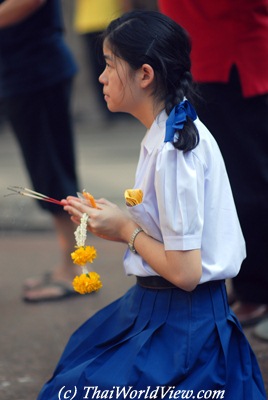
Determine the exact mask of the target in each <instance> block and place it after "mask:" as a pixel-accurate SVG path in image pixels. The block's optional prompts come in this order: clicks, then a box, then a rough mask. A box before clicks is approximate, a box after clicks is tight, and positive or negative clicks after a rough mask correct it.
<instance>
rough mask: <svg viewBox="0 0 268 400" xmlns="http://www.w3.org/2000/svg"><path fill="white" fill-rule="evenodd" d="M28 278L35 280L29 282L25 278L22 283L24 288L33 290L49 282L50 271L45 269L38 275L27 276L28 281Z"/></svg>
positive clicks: (50, 277)
mask: <svg viewBox="0 0 268 400" xmlns="http://www.w3.org/2000/svg"><path fill="white" fill-rule="evenodd" d="M30 280H32V281H35V283H34V284H30V283H29V282H28V283H27V280H26V282H24V285H23V288H24V290H34V289H37V288H38V287H40V286H43V285H46V284H48V283H49V282H51V281H52V271H47V272H45V273H44V274H43V275H41V276H39V277H34V278H29V281H30Z"/></svg>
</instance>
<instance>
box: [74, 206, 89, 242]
mask: <svg viewBox="0 0 268 400" xmlns="http://www.w3.org/2000/svg"><path fill="white" fill-rule="evenodd" d="M87 221H88V215H87V214H86V213H84V214H83V215H82V217H81V222H80V225H78V227H77V228H76V230H75V232H74V236H75V240H76V245H77V247H81V246H85V243H86V238H87Z"/></svg>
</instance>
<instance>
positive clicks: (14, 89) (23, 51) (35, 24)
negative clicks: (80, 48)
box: [0, 0, 77, 98]
mask: <svg viewBox="0 0 268 400" xmlns="http://www.w3.org/2000/svg"><path fill="white" fill-rule="evenodd" d="M2 2H3V0H0V3H2ZM76 71H77V66H76V63H75V61H74V58H73V56H72V54H71V52H70V50H69V49H68V47H67V46H66V44H65V42H64V41H63V20H62V15H61V2H60V0H48V1H47V2H46V4H45V5H44V6H42V7H41V8H40V9H39V10H38V11H37V12H35V13H34V14H33V15H32V16H30V17H28V18H27V19H25V20H24V21H22V22H20V23H18V24H16V25H13V26H11V27H8V28H5V29H0V98H6V97H11V96H16V95H18V94H26V93H32V92H35V91H38V90H41V89H43V88H44V87H48V86H51V85H54V84H56V83H58V82H60V81H62V80H65V79H68V78H71V77H72V76H73V75H74V74H75V73H76Z"/></svg>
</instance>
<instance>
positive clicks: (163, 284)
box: [136, 275, 224, 290]
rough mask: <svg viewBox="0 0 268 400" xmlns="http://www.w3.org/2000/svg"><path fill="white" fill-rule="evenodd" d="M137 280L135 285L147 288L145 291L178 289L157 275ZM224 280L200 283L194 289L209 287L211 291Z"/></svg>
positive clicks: (141, 277)
mask: <svg viewBox="0 0 268 400" xmlns="http://www.w3.org/2000/svg"><path fill="white" fill-rule="evenodd" d="M136 279H137V284H138V285H140V286H142V287H144V288H147V289H156V290H161V289H178V290H181V289H180V288H178V287H177V286H175V285H173V283H171V282H169V281H168V280H166V279H165V278H162V276H158V275H152V276H136ZM223 282H224V280H216V281H209V282H205V283H202V284H200V285H198V286H197V288H196V289H200V290H202V289H203V288H205V287H207V286H209V287H211V289H213V288H216V287H218V286H219V285H220V284H222V283H223Z"/></svg>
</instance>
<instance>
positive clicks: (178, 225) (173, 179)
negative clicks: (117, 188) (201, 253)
mask: <svg viewBox="0 0 268 400" xmlns="http://www.w3.org/2000/svg"><path fill="white" fill-rule="evenodd" d="M204 187H205V184H204V166H203V165H202V163H201V161H200V160H199V159H198V158H197V156H196V155H195V154H194V152H193V151H189V152H187V153H183V152H182V151H180V150H177V149H175V148H174V146H173V144H172V143H166V144H165V145H164V146H163V148H162V150H161V151H160V152H159V154H158V157H157V162H156V174H155V190H156V200H157V203H158V208H159V220H160V229H161V232H162V235H163V241H164V246H165V249H166V250H193V249H200V248H201V241H202V230H203V223H204Z"/></svg>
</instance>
